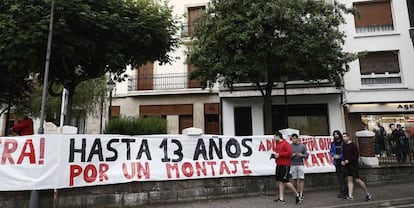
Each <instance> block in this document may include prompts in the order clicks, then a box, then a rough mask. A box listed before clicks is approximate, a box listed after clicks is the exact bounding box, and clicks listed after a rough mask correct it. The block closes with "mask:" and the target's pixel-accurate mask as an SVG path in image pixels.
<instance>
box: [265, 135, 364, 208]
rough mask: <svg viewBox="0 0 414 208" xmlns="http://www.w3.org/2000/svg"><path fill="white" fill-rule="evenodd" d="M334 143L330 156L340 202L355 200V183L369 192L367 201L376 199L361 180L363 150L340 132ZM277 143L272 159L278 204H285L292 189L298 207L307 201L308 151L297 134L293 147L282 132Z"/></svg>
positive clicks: (292, 138) (293, 139)
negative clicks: (306, 167)
mask: <svg viewBox="0 0 414 208" xmlns="http://www.w3.org/2000/svg"><path fill="white" fill-rule="evenodd" d="M333 137H334V141H333V142H332V143H331V149H330V154H331V156H332V158H333V162H334V165H335V172H336V176H337V178H338V182H339V194H338V198H343V199H346V200H353V199H354V196H353V190H354V183H353V181H354V180H355V182H356V183H357V184H358V185H360V186H361V188H362V189H363V190H364V192H365V199H366V200H367V201H369V200H371V199H372V196H371V194H370V193H369V192H368V188H367V186H366V184H365V183H364V181H362V180H361V177H360V176H359V167H358V159H359V150H358V147H357V145H356V144H355V143H353V142H352V140H351V139H350V138H349V135H348V134H347V133H345V132H344V133H341V132H340V131H338V130H335V131H334V132H333ZM273 139H274V140H275V142H276V148H275V151H274V153H272V155H271V156H270V159H275V163H276V181H277V182H278V189H279V198H278V199H276V200H275V201H276V202H281V203H285V195H284V191H285V189H286V188H288V189H290V190H291V191H292V193H293V194H294V195H295V199H296V204H300V203H302V201H303V200H304V194H303V191H304V180H305V171H304V169H305V167H304V162H303V160H304V159H306V158H308V156H309V154H308V151H307V148H306V146H305V145H304V144H302V143H301V141H300V139H299V137H298V135H297V134H292V135H291V137H290V139H291V140H292V144H289V143H288V142H287V141H286V140H285V139H284V138H283V135H282V134H281V133H280V132H276V133H275V134H274V135H273ZM290 176H291V177H292V179H293V180H294V181H295V185H294V184H292V183H291V182H290V179H289V178H290Z"/></svg>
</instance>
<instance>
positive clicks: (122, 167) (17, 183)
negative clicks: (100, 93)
mask: <svg viewBox="0 0 414 208" xmlns="http://www.w3.org/2000/svg"><path fill="white" fill-rule="evenodd" d="M301 139H302V140H303V142H304V144H305V145H306V146H307V147H308V149H309V150H310V156H309V158H308V160H307V161H306V162H305V170H306V171H307V172H309V173H313V172H331V171H334V167H333V166H332V160H330V157H329V146H330V141H331V140H332V138H330V137H306V138H301ZM274 146H275V143H274V141H273V140H272V136H245V137H232V136H220V135H201V136H187V135H150V136H126V135H99V134H97V135H79V134H77V135H32V136H24V137H0V154H1V158H2V159H1V161H0V180H1V181H2V183H1V184H0V191H13V190H36V189H59V188H70V187H81V186H95V185H106V184H118V183H127V182H131V181H163V180H188V179H199V178H218V177H237V176H262V175H273V174H274V168H275V162H274V160H270V159H269V158H270V155H271V153H272V152H273V149H274Z"/></svg>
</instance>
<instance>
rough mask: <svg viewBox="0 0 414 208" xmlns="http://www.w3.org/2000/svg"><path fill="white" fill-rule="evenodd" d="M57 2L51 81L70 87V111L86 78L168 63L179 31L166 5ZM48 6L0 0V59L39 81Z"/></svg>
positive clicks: (134, 0) (44, 1) (140, 0)
mask: <svg viewBox="0 0 414 208" xmlns="http://www.w3.org/2000/svg"><path fill="white" fill-rule="evenodd" d="M55 2H56V3H55V5H56V6H55V21H54V22H55V24H54V26H53V41H52V43H53V44H52V53H51V60H50V73H49V80H50V82H51V83H55V84H61V85H63V86H64V87H65V88H66V89H68V91H69V103H68V108H69V109H70V108H71V101H72V97H73V93H74V90H75V87H76V86H77V85H78V84H79V83H81V82H83V81H85V80H89V79H93V78H97V77H101V76H102V75H104V74H105V73H107V72H111V73H113V74H114V75H115V76H116V77H117V78H121V77H120V75H121V74H122V73H123V72H124V71H125V70H126V66H127V65H130V66H131V67H132V68H137V67H138V66H140V65H143V64H145V63H147V62H148V61H156V60H157V61H159V62H160V63H168V62H170V60H171V58H170V56H169V55H168V52H170V51H172V50H173V49H174V48H175V47H176V46H177V43H178V38H177V37H176V36H174V35H175V34H176V32H177V29H178V27H177V24H176V23H177V19H176V18H175V17H174V16H173V15H172V13H171V8H170V7H168V5H167V3H166V2H160V3H157V2H159V1H152V0H124V1H119V0H99V1H95V0H70V1H68V0H55ZM50 5H51V4H50V0H13V1H12V0H5V1H3V2H2V4H1V5H0V28H1V34H0V61H1V62H4V63H6V64H7V65H8V68H10V69H25V70H26V71H33V72H39V73H40V76H39V78H43V73H44V71H43V66H44V60H45V50H46V43H47V34H48V23H49V15H50ZM4 54H8V55H7V56H4V57H2V55H4ZM49 86H52V85H49ZM49 89H51V87H50V88H49ZM50 92H51V93H52V91H51V90H50ZM52 94H53V93H52ZM67 117H68V119H70V115H68V116H67ZM68 121H69V120H66V121H65V123H68Z"/></svg>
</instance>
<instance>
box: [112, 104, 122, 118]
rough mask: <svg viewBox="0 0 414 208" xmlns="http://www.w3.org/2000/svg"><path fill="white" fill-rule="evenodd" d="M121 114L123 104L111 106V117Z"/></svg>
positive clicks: (117, 116)
mask: <svg viewBox="0 0 414 208" xmlns="http://www.w3.org/2000/svg"><path fill="white" fill-rule="evenodd" d="M120 115H121V106H111V118H119V116H120Z"/></svg>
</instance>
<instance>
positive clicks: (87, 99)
mask: <svg viewBox="0 0 414 208" xmlns="http://www.w3.org/2000/svg"><path fill="white" fill-rule="evenodd" d="M54 88H56V89H55V90H56V91H62V89H63V86H62V85H57V86H54ZM42 89H43V88H42V87H41V86H39V87H38V88H36V90H35V92H34V94H33V95H32V96H31V99H30V101H29V102H28V103H29V109H28V110H29V112H30V114H31V115H32V116H33V117H39V116H40V112H39V109H40V106H41V104H42ZM106 92H107V91H106V78H105V76H102V77H99V78H96V79H91V80H87V81H84V82H82V83H80V84H79V85H78V86H77V87H76V89H75V95H74V97H73V99H72V100H73V103H72V110H71V115H72V116H73V117H78V116H80V115H85V114H88V115H93V116H97V115H98V112H97V110H98V109H99V108H97V106H99V105H100V104H101V102H104V99H105V94H106ZM61 104H62V97H61V96H58V97H53V96H48V98H47V100H46V121H50V122H53V123H55V124H56V125H59V121H60V111H61Z"/></svg>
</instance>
